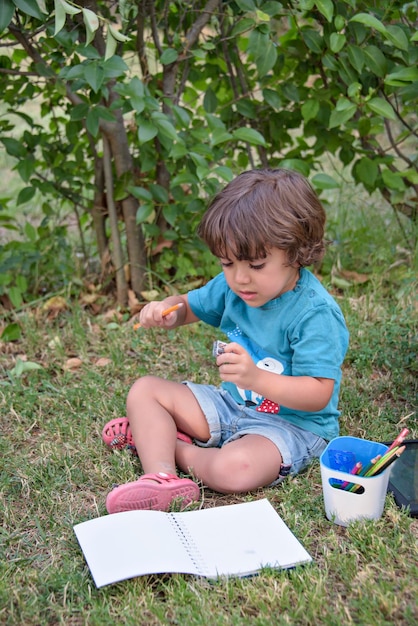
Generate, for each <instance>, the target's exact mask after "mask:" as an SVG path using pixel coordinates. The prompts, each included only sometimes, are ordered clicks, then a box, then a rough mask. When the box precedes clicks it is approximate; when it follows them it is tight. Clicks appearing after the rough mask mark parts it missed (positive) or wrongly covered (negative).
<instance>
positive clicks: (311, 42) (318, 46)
mask: <svg viewBox="0 0 418 626" xmlns="http://www.w3.org/2000/svg"><path fill="white" fill-rule="evenodd" d="M302 37H303V41H304V42H305V43H306V45H307V46H308V48H309V50H312V52H315V53H316V54H321V52H322V48H323V45H324V41H323V39H322V37H321V35H320V34H319V33H318V32H317V31H316V30H311V29H306V30H302Z"/></svg>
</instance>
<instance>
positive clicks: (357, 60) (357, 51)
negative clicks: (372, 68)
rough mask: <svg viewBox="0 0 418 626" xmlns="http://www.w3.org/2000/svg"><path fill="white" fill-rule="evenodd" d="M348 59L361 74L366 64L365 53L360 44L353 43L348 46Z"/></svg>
mask: <svg viewBox="0 0 418 626" xmlns="http://www.w3.org/2000/svg"><path fill="white" fill-rule="evenodd" d="M347 54H348V60H349V61H350V63H351V65H352V66H353V67H354V69H355V70H356V71H357V72H358V73H359V74H360V72H361V71H362V69H363V66H364V53H363V50H362V49H361V48H360V47H359V46H355V45H353V44H352V45H351V46H348V47H347Z"/></svg>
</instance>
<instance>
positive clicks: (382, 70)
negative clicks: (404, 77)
mask: <svg viewBox="0 0 418 626" xmlns="http://www.w3.org/2000/svg"><path fill="white" fill-rule="evenodd" d="M364 56H365V62H366V64H367V66H368V67H369V68H370V69H371V71H372V72H374V73H375V74H376V76H379V78H383V77H384V76H385V74H386V72H387V61H386V57H385V55H384V54H383V52H382V51H381V50H380V48H378V47H377V46H373V45H370V46H366V47H365V48H364Z"/></svg>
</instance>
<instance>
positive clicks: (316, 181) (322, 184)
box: [312, 174, 340, 189]
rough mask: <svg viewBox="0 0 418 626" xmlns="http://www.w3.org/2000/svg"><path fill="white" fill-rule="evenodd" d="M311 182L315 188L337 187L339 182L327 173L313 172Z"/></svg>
mask: <svg viewBox="0 0 418 626" xmlns="http://www.w3.org/2000/svg"><path fill="white" fill-rule="evenodd" d="M312 183H313V185H314V186H315V187H316V188H317V189H337V188H338V187H340V184H339V183H338V182H337V181H336V180H335V179H334V178H332V176H328V174H315V176H313V177H312Z"/></svg>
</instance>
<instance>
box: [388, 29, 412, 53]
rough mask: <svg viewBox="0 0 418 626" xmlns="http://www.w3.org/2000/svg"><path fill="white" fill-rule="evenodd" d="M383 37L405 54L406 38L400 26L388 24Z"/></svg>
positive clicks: (407, 47)
mask: <svg viewBox="0 0 418 626" xmlns="http://www.w3.org/2000/svg"><path fill="white" fill-rule="evenodd" d="M385 37H386V39H388V40H389V41H390V42H391V43H393V45H394V46H395V48H398V49H399V50H404V51H405V52H407V51H408V50H409V41H408V37H407V36H406V34H405V31H404V30H403V29H402V28H401V27H400V26H397V25H396V24H388V26H387V32H386V33H385Z"/></svg>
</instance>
